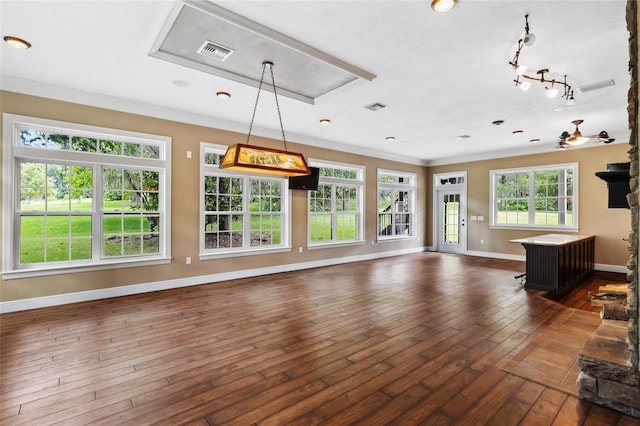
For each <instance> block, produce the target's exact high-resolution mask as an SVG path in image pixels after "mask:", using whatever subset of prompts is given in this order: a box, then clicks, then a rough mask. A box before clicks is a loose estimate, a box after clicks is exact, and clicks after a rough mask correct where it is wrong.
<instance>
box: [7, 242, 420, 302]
mask: <svg viewBox="0 0 640 426" xmlns="http://www.w3.org/2000/svg"><path fill="white" fill-rule="evenodd" d="M424 251H426V247H416V248H411V249H404V250H393V251H388V252H381V253H372V254H364V255H358V256H348V257H341V258H332V259H323V260H317V261H312V262H300V263H290V264H286V265H278V266H268V267H264V268H254V269H243V270H241V271H232V272H222V273H218V274H208V275H199V276H195V277H186V278H178V279H173V280H164V281H155V282H149V283H141V284H132V285H126V286H119V287H110V288H103V289H98V290H87V291H80V292H75V293H66V294H58V295H53V296H42V297H33V298H30V299H21V300H11V301H8V302H0V314H3V313H8V312H16V311H26V310H30V309H38V308H46V307H51V306H59V305H66V304H69V303H77V302H87V301H90V300H99V299H107V298H110V297H119V296H130V295H132V294H141V293H149V292H152V291H160V290H169V289H172V288H180V287H189V286H192V285H200V284H209V283H216V282H221V281H228V280H235V279H240V278H250V277H257V276H262V275H270V274H277V273H281V272H290V271H299V270H303V269H311V268H319V267H322V266H331V265H340V264H343V263H351V262H360V261H364V260H374V259H382V258H385V257H392V256H401V255H403V254H411V253H420V252H424Z"/></svg>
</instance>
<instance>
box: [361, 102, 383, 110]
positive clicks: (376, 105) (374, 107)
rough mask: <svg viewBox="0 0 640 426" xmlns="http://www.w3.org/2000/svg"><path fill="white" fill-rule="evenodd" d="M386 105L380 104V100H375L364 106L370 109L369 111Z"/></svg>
mask: <svg viewBox="0 0 640 426" xmlns="http://www.w3.org/2000/svg"><path fill="white" fill-rule="evenodd" d="M386 107H387V106H386V105H385V104H381V103H380V102H376V103H375V104H371V105H367V106H365V108H366V109H370V110H371V111H379V110H381V109H384V108H386Z"/></svg>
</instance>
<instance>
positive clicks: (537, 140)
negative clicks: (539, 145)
mask: <svg viewBox="0 0 640 426" xmlns="http://www.w3.org/2000/svg"><path fill="white" fill-rule="evenodd" d="M529 142H534V143H535V142H540V139H538V138H535V139H531V140H530V141H529Z"/></svg>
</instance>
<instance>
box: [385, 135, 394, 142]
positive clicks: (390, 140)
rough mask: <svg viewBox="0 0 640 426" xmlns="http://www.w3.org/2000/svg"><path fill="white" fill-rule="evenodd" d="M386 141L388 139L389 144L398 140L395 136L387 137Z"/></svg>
mask: <svg viewBox="0 0 640 426" xmlns="http://www.w3.org/2000/svg"><path fill="white" fill-rule="evenodd" d="M386 139H387V142H393V141H395V140H396V137H395V136H387V138H386Z"/></svg>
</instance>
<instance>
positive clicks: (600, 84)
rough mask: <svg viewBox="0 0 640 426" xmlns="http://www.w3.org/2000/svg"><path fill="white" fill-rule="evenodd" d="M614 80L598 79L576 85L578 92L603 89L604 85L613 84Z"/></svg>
mask: <svg viewBox="0 0 640 426" xmlns="http://www.w3.org/2000/svg"><path fill="white" fill-rule="evenodd" d="M615 85H616V82H615V81H613V79H612V80H605V81H599V82H597V83H592V84H585V85H584V86H578V92H580V93H586V92H592V91H594V90H598V89H604V88H605V87H611V86H615Z"/></svg>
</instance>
